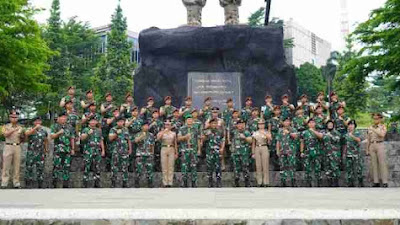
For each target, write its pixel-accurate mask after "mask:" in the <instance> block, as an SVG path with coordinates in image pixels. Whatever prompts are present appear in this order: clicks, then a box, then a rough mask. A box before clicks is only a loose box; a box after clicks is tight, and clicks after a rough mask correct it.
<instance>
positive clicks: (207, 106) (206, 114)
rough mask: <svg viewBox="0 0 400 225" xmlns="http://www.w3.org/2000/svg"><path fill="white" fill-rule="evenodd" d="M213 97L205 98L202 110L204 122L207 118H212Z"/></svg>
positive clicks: (201, 114)
mask: <svg viewBox="0 0 400 225" xmlns="http://www.w3.org/2000/svg"><path fill="white" fill-rule="evenodd" d="M211 108H212V105H211V97H206V98H205V99H204V106H203V108H202V109H201V110H200V118H201V121H203V123H205V122H206V121H207V120H210V119H211Z"/></svg>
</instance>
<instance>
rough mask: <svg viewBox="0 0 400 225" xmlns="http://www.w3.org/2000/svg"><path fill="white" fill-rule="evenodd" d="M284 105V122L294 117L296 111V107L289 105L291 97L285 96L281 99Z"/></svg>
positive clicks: (282, 110) (282, 114)
mask: <svg viewBox="0 0 400 225" xmlns="http://www.w3.org/2000/svg"><path fill="white" fill-rule="evenodd" d="M281 100H282V105H281V120H284V119H286V118H288V117H290V118H292V117H293V111H294V110H295V108H294V106H293V105H292V104H290V103H289V95H288V94H284V95H282V97H281Z"/></svg>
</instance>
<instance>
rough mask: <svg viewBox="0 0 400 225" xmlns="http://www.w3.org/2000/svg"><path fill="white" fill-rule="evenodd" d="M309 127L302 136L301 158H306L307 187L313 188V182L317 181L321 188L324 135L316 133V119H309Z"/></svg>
mask: <svg viewBox="0 0 400 225" xmlns="http://www.w3.org/2000/svg"><path fill="white" fill-rule="evenodd" d="M307 125H308V129H307V130H305V131H304V132H303V133H302V136H301V141H300V152H301V155H300V156H301V157H302V158H304V168H305V170H306V174H305V179H306V181H307V185H308V186H310V187H312V180H316V182H317V186H320V185H321V180H322V176H321V163H322V162H321V149H320V146H321V145H320V139H322V137H323V134H322V133H320V132H318V131H316V128H315V121H314V119H309V120H308V122H307ZM312 173H314V177H312V175H311V174H312Z"/></svg>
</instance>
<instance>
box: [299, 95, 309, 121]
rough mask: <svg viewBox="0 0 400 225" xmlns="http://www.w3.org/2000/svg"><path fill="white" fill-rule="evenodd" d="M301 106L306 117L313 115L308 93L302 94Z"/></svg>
mask: <svg viewBox="0 0 400 225" xmlns="http://www.w3.org/2000/svg"><path fill="white" fill-rule="evenodd" d="M299 107H301V108H302V109H303V113H304V115H305V116H306V117H310V116H311V106H310V103H309V102H308V96H307V95H306V94H303V95H301V96H300V104H299Z"/></svg>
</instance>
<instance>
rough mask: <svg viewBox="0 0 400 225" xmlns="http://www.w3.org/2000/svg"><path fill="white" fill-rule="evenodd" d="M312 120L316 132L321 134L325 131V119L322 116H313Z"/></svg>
mask: <svg viewBox="0 0 400 225" xmlns="http://www.w3.org/2000/svg"><path fill="white" fill-rule="evenodd" d="M313 119H314V121H315V129H316V130H317V131H320V132H323V131H324V130H325V129H326V127H325V120H326V118H325V117H324V116H322V117H320V116H314V117H313Z"/></svg>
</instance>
